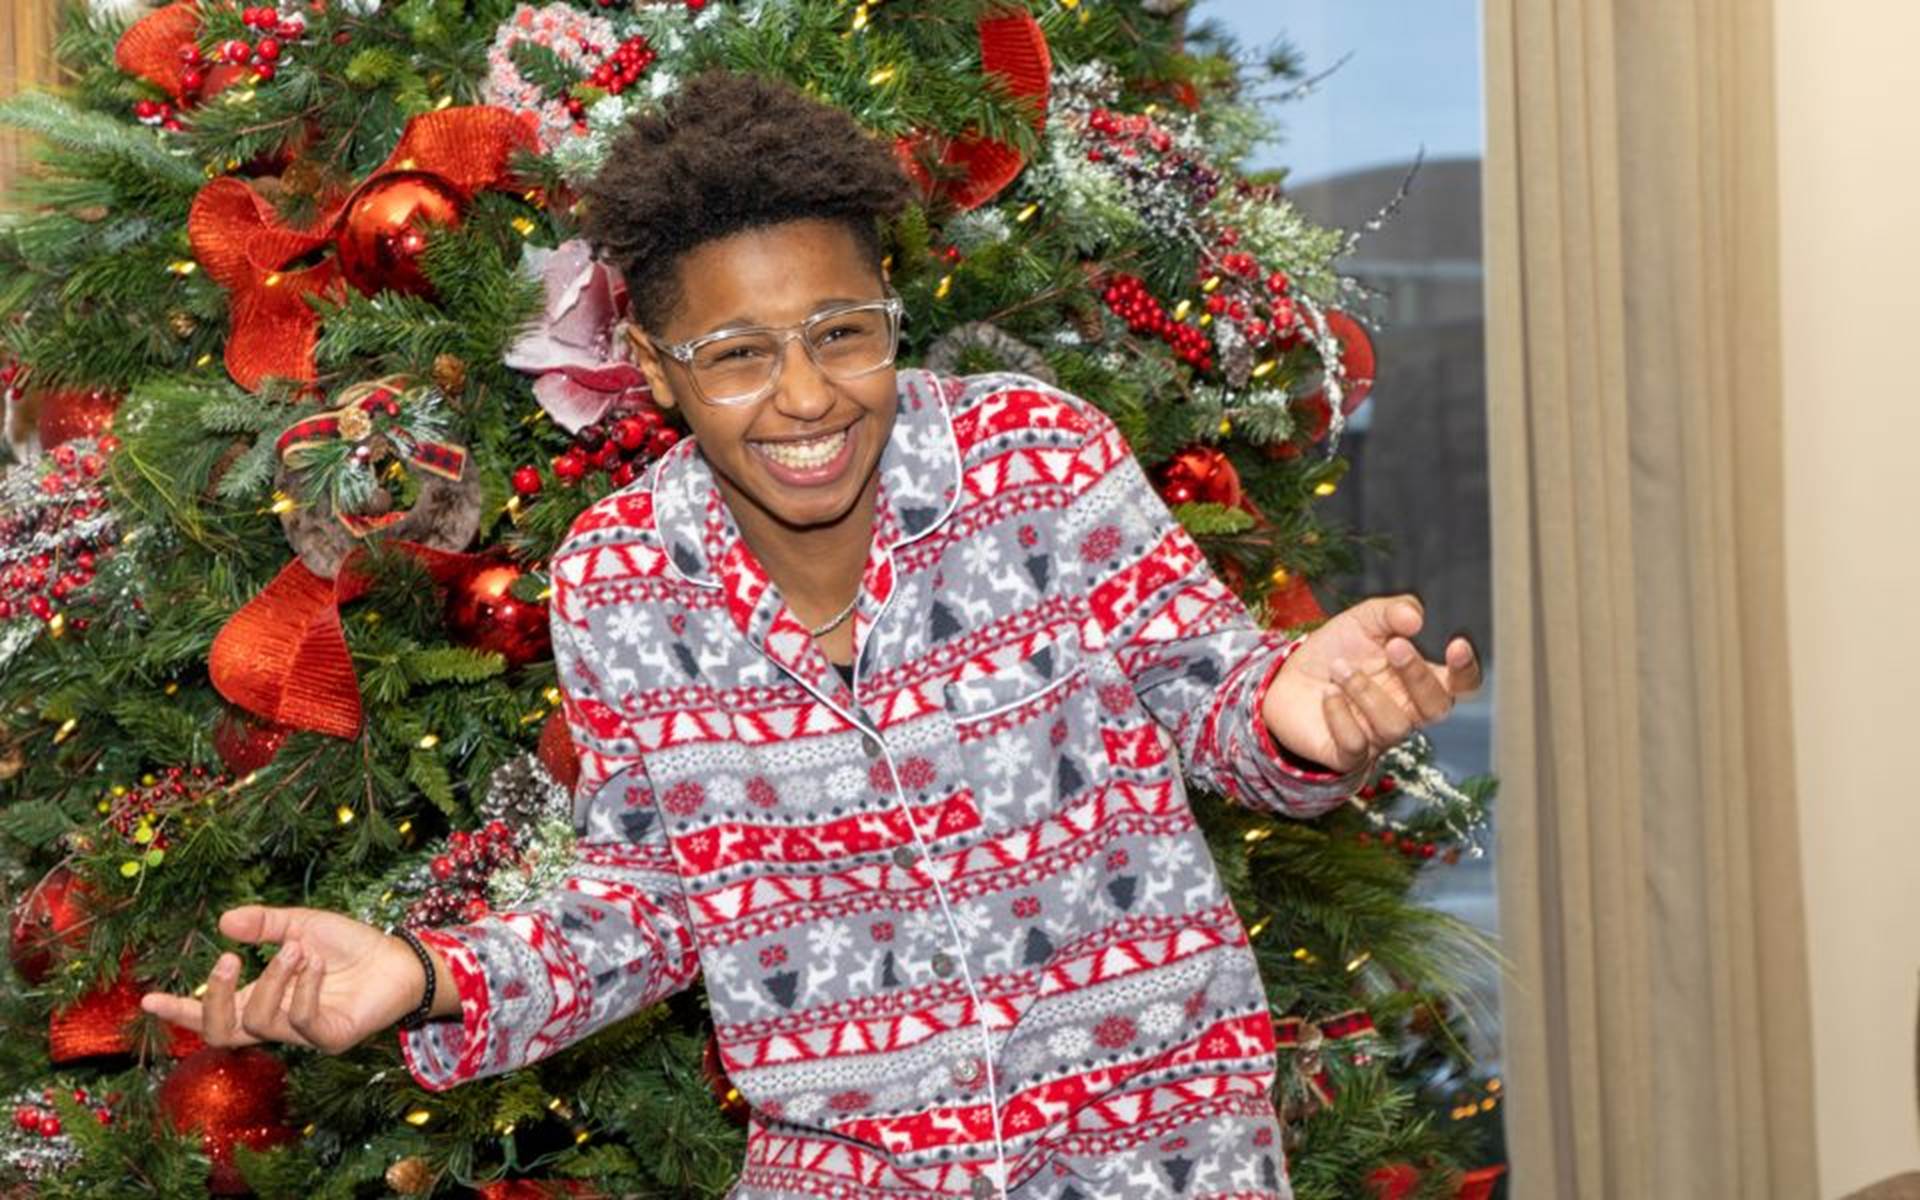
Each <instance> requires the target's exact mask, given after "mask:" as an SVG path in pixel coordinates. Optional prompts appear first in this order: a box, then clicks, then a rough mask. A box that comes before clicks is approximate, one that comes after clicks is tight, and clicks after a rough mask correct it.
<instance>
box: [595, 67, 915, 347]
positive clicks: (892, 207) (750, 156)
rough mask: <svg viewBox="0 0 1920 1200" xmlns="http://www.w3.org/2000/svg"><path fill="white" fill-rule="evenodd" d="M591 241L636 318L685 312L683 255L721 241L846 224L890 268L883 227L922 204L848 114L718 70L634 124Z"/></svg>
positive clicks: (599, 185)
mask: <svg viewBox="0 0 1920 1200" xmlns="http://www.w3.org/2000/svg"><path fill="white" fill-rule="evenodd" d="M585 195H586V201H587V204H586V210H585V213H584V225H585V232H586V236H587V239H588V240H589V241H590V242H591V243H592V244H593V245H594V246H595V247H596V248H597V249H598V251H599V253H600V255H601V256H602V257H603V258H605V259H606V260H607V261H609V262H611V263H612V264H613V265H614V266H616V267H618V268H619V269H620V271H621V272H622V273H623V274H625V276H626V280H627V292H628V295H629V297H630V305H631V307H632V309H633V314H632V315H633V317H634V319H635V320H637V321H638V322H639V323H640V324H641V325H642V326H643V327H645V328H648V329H658V328H659V327H660V326H661V325H662V324H663V323H664V322H665V321H666V320H667V319H668V318H670V317H671V316H672V314H673V313H674V311H675V310H676V309H677V308H678V306H679V304H680V302H681V299H682V297H681V294H680V286H679V275H678V273H677V271H676V266H677V264H678V263H679V261H680V258H681V256H682V255H684V254H686V253H687V252H688V251H689V250H692V249H693V248H694V247H696V246H699V245H702V244H703V243H706V242H710V241H713V240H715V239H716V238H723V237H727V236H729V235H731V234H735V233H741V232H744V231H746V230H750V229H759V228H764V227H766V226H769V225H778V224H782V223H784V222H787V221H796V220H805V219H809V218H816V219H825V220H832V221H838V222H840V223H842V224H843V225H845V226H846V228H847V229H848V231H849V232H850V233H852V234H853V235H854V237H855V239H856V240H857V242H858V244H859V245H860V246H861V247H862V248H864V249H865V250H866V251H868V252H869V253H870V254H871V255H872V257H873V262H874V266H875V269H876V270H877V269H878V268H879V264H880V257H881V246H880V234H879V229H878V225H879V223H880V222H881V221H884V220H887V219H889V218H892V217H894V216H895V215H897V214H898V213H899V212H900V211H901V210H902V209H903V208H905V207H906V205H907V204H908V203H909V202H910V201H911V199H912V197H913V185H912V184H911V183H910V182H909V181H908V179H907V177H906V174H905V173H904V172H903V171H902V170H901V169H900V166H899V164H898V163H897V162H896V161H895V160H894V157H893V154H892V152H891V150H890V149H889V148H888V147H887V146H886V145H885V144H884V143H882V142H881V141H879V140H878V139H876V138H875V137H873V136H872V135H871V134H869V133H867V131H866V130H864V129H862V128H861V127H860V126H859V125H858V124H857V123H855V121H854V120H853V118H852V117H850V116H848V115H847V114H846V113H844V112H842V111H841V110H840V109H838V108H835V107H833V106H832V105H829V104H824V103H822V102H820V101H818V100H815V99H813V98H812V97H810V96H807V95H806V94H805V93H803V92H800V91H798V90H796V89H795V88H792V87H790V86H788V85H786V84H784V83H780V82H777V81H775V80H771V79H767V78H763V77H761V76H758V75H747V74H735V73H731V72H724V71H711V72H707V73H705V74H702V75H699V76H696V77H694V78H693V79H690V80H688V81H687V83H686V84H685V85H684V86H682V87H681V88H680V89H679V90H678V91H676V92H674V93H673V94H672V95H670V96H669V97H667V99H666V100H665V101H664V102H663V103H662V104H661V106H660V108H659V110H658V111H657V112H644V113H641V114H640V115H638V116H636V117H634V118H633V120H632V121H630V122H629V123H628V124H627V127H626V128H625V129H623V130H621V132H620V134H619V135H618V136H617V137H616V138H615V139H614V142H613V145H612V147H611V149H610V151H609V153H608V155H607V159H606V163H605V165H604V166H602V167H601V168H600V172H599V174H597V175H596V176H595V177H594V178H593V180H592V181H591V182H590V183H588V184H587V186H586V188H585Z"/></svg>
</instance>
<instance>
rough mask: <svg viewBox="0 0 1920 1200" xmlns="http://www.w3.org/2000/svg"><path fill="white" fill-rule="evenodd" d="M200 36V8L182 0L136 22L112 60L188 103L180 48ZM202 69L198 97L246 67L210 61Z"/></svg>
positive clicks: (231, 80)
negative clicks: (203, 81)
mask: <svg viewBox="0 0 1920 1200" xmlns="http://www.w3.org/2000/svg"><path fill="white" fill-rule="evenodd" d="M199 36H200V10H199V8H198V7H197V6H196V5H195V4H194V3H193V0H180V2H179V3H178V4H169V5H167V6H166V7H165V8H158V9H155V10H154V11H153V12H150V13H148V14H147V15H146V16H144V17H142V18H140V19H139V20H138V21H136V22H134V24H133V25H132V27H130V28H129V29H128V30H127V31H126V32H125V33H123V34H121V35H120V41H119V43H118V44H117V45H115V46H114V48H113V61H114V64H115V65H116V66H118V67H119V68H120V69H121V70H122V71H125V72H126V73H127V74H129V75H136V76H138V77H139V78H141V79H144V80H146V81H147V82H148V83H151V84H153V85H154V86H156V87H158V88H160V89H161V90H163V91H165V92H166V93H167V94H168V95H170V96H172V97H173V98H174V101H175V102H176V103H185V102H186V100H187V89H186V85H185V84H184V83H182V82H181V80H182V78H183V76H184V74H185V72H186V69H187V66H186V63H185V62H183V61H182V60H181V58H180V47H181V46H183V45H185V44H186V43H188V42H191V41H193V40H194V39H196V38H198V37H199ZM202 70H203V71H204V72H205V74H206V82H205V83H203V84H201V85H200V92H199V98H200V99H202V100H204V99H206V98H207V97H209V96H212V95H214V94H216V93H217V92H219V91H220V89H221V88H223V87H226V86H227V85H228V84H229V83H232V82H233V81H234V80H236V79H238V78H240V76H241V74H242V73H243V71H244V70H245V68H243V67H239V66H236V65H234V64H233V63H225V62H209V63H208V64H207V65H206V66H205V67H203V68H202Z"/></svg>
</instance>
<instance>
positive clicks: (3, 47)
mask: <svg viewBox="0 0 1920 1200" xmlns="http://www.w3.org/2000/svg"><path fill="white" fill-rule="evenodd" d="M58 16H59V5H58V4H57V3H56V2H55V0H10V2H9V3H6V4H0V96H11V95H13V94H14V93H15V92H17V91H20V90H21V89H23V88H29V87H34V86H36V85H40V84H46V83H50V82H52V81H53V75H54V72H53V36H54V31H55V23H56V20H57V18H58ZM25 151H26V146H25V142H24V139H22V138H21V136H20V134H19V133H18V132H16V131H15V130H13V129H10V128H4V127H0V196H4V195H5V194H6V193H7V192H10V191H11V190H12V188H13V180H14V174H15V172H17V171H18V170H19V169H20V166H21V163H22V162H24V161H25V158H26V153H25ZM0 203H4V201H0Z"/></svg>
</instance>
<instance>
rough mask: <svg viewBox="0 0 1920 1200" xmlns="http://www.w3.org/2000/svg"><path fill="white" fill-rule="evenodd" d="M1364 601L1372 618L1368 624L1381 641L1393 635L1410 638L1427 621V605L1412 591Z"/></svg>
mask: <svg viewBox="0 0 1920 1200" xmlns="http://www.w3.org/2000/svg"><path fill="white" fill-rule="evenodd" d="M1366 603H1367V606H1368V610H1369V611H1368V616H1369V617H1371V618H1372V619H1371V620H1370V621H1369V622H1368V624H1369V625H1370V626H1371V627H1372V631H1373V634H1374V636H1375V637H1377V638H1378V639H1379V640H1380V641H1382V642H1384V641H1386V640H1388V639H1389V638H1392V637H1395V636H1399V637H1408V638H1410V637H1412V636H1413V635H1414V634H1416V633H1419V632H1420V630H1421V627H1422V626H1424V625H1425V624H1426V622H1427V606H1426V605H1424V604H1422V603H1421V602H1420V597H1418V596H1416V595H1414V594H1413V593H1412V592H1402V593H1401V594H1400V595H1398V596H1380V597H1377V598H1375V599H1373V600H1371V601H1368V602H1366Z"/></svg>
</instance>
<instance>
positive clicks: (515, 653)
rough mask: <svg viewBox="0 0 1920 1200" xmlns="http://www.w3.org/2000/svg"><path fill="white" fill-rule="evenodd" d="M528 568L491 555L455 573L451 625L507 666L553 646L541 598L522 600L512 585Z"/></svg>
mask: <svg viewBox="0 0 1920 1200" xmlns="http://www.w3.org/2000/svg"><path fill="white" fill-rule="evenodd" d="M525 574H526V572H525V571H523V570H521V569H520V568H519V567H518V566H515V565H514V564H513V563H508V562H499V561H489V562H485V563H482V564H481V565H480V566H479V567H477V568H475V569H474V570H472V571H470V572H468V573H467V574H465V575H463V576H461V577H459V578H458V579H455V580H454V582H453V585H452V586H451V587H450V588H449V589H448V594H447V625H448V627H449V628H451V629H452V630H453V635H454V640H456V641H458V642H459V643H460V644H461V645H463V646H469V647H471V648H473V649H475V650H491V651H493V652H494V653H495V654H498V655H500V656H501V657H502V658H504V659H506V660H507V664H508V665H509V666H515V667H519V666H525V665H526V664H527V663H530V662H533V661H534V660H536V659H540V658H544V657H546V656H547V655H548V654H549V653H550V652H551V651H552V646H553V642H552V635H551V634H550V633H549V631H548V629H547V606H546V604H545V603H544V602H543V601H538V600H522V599H521V598H520V597H518V596H516V595H514V594H513V586H514V584H515V583H517V582H518V581H519V580H520V578H521V577H522V576H523V575H525Z"/></svg>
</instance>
